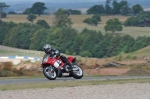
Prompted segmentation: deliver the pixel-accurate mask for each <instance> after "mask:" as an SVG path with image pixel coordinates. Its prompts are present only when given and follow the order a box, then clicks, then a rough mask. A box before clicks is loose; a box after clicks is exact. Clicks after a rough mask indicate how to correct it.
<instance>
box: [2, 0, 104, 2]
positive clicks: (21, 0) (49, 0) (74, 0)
mask: <svg viewBox="0 0 150 99" xmlns="http://www.w3.org/2000/svg"><path fill="white" fill-rule="evenodd" d="M0 1H1V2H25V1H26V2H38V1H40V2H98V1H105V0H0Z"/></svg>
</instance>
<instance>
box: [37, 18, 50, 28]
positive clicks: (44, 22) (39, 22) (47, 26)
mask: <svg viewBox="0 0 150 99" xmlns="http://www.w3.org/2000/svg"><path fill="white" fill-rule="evenodd" d="M36 24H38V25H40V26H41V27H44V28H48V29H49V28H50V26H49V25H48V23H47V22H46V21H45V20H38V21H37V22H36Z"/></svg>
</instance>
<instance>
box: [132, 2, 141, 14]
mask: <svg viewBox="0 0 150 99" xmlns="http://www.w3.org/2000/svg"><path fill="white" fill-rule="evenodd" d="M132 10H133V13H134V14H135V15H136V14H139V13H140V12H142V11H144V10H143V8H142V6H141V5H139V4H136V5H134V6H133V7H132Z"/></svg>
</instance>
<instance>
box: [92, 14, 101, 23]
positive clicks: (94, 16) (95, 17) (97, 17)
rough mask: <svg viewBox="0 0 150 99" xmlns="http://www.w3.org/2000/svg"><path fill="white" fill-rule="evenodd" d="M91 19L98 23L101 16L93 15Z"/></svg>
mask: <svg viewBox="0 0 150 99" xmlns="http://www.w3.org/2000/svg"><path fill="white" fill-rule="evenodd" d="M92 18H93V19H97V20H98V21H99V22H100V21H101V16H100V15H99V14H95V15H93V16H92Z"/></svg>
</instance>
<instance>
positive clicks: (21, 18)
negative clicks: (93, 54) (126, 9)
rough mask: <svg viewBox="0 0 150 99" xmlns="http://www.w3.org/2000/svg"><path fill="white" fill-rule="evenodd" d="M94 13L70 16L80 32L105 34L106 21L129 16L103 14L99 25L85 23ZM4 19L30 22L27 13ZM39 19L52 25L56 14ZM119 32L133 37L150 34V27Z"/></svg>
mask: <svg viewBox="0 0 150 99" xmlns="http://www.w3.org/2000/svg"><path fill="white" fill-rule="evenodd" d="M90 17H92V15H71V16H70V18H71V20H72V22H73V25H72V27H73V28H75V29H77V30H78V31H79V32H80V31H82V30H83V29H84V28H88V29H91V30H96V31H101V32H102V33H103V34H104V33H106V32H105V30H104V26H105V24H106V21H107V20H109V19H112V18H118V19H119V20H120V21H121V22H124V21H125V20H126V19H127V18H128V16H119V15H116V16H115V15H114V16H101V20H102V22H100V23H99V25H98V26H90V25H87V24H85V23H83V20H84V19H86V18H90ZM2 20H3V21H7V22H9V21H13V22H16V23H20V22H28V20H27V15H7V18H4V19H2ZM37 20H46V21H47V23H48V24H49V25H50V26H52V25H53V21H54V16H52V15H42V16H40V17H37V19H36V20H35V21H34V23H35V22H36V21H37ZM116 33H118V34H121V35H124V34H129V35H131V36H133V37H138V36H150V28H149V27H124V28H123V31H121V32H116Z"/></svg>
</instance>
